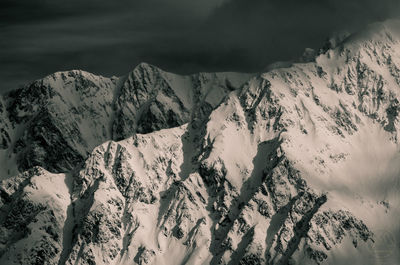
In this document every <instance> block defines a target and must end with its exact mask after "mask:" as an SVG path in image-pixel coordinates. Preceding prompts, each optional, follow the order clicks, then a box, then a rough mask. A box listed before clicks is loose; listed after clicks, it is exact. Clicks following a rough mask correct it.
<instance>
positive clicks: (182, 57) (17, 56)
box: [0, 0, 400, 91]
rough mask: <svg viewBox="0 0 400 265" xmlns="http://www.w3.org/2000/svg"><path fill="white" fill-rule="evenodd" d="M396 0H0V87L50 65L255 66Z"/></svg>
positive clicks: (115, 70) (391, 8)
mask: <svg viewBox="0 0 400 265" xmlns="http://www.w3.org/2000/svg"><path fill="white" fill-rule="evenodd" d="M399 11H400V1H399V0H201V1H200V0H141V1H139V0H115V1H111V0H107V1H105V0H97V1H96V0H67V1H65V0H2V1H1V3H0V91H6V90H9V89H13V88H16V87H18V86H19V85H21V84H24V83H26V82H29V81H31V80H33V79H37V78H41V77H43V76H45V75H47V74H50V73H52V72H56V71H60V70H70V69H83V70H87V71H89V72H93V73H96V74H102V75H105V76H111V75H117V76H118V75H123V74H125V73H127V72H128V71H130V70H131V69H132V68H134V67H135V65H137V64H138V63H140V62H142V61H145V62H148V63H151V64H154V65H157V66H159V67H161V68H163V69H165V70H168V71H172V72H177V73H193V72H198V71H228V70H231V71H232V70H233V71H244V72H255V71H260V70H261V69H263V68H265V67H266V66H267V65H268V64H270V63H272V62H274V61H277V60H280V61H281V60H290V59H292V58H297V57H299V56H300V55H301V54H302V51H303V50H304V48H306V47H312V48H318V47H321V46H322V44H323V42H324V40H325V39H326V38H327V37H328V36H329V35H331V34H332V33H333V32H337V31H342V30H346V31H354V30H357V29H359V28H361V27H363V26H365V25H366V24H367V23H370V22H373V21H380V20H384V19H386V18H389V17H397V16H399V14H400V12H399Z"/></svg>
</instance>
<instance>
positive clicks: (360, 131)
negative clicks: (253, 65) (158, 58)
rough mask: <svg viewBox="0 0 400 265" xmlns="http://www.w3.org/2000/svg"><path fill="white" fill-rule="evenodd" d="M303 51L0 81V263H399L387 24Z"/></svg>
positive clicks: (399, 189) (393, 31) (395, 51)
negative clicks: (290, 57) (203, 65)
mask: <svg viewBox="0 0 400 265" xmlns="http://www.w3.org/2000/svg"><path fill="white" fill-rule="evenodd" d="M307 54H308V55H309V54H310V53H307ZM309 57H310V56H308V58H307V60H306V61H307V62H304V63H295V64H292V65H285V67H286V66H287V67H286V68H280V67H271V68H270V71H268V72H265V73H262V74H255V75H249V74H238V73H213V74H211V73H210V74H208V73H207V74H206V73H201V74H196V75H191V76H179V75H175V74H171V73H167V72H164V71H162V70H160V69H158V68H156V67H154V66H151V65H148V64H141V65H139V66H137V67H136V68H135V69H134V71H132V72H131V73H129V74H128V75H127V76H124V77H121V78H116V77H113V78H105V77H101V76H95V75H92V74H90V73H87V72H83V71H69V72H58V73H55V74H53V75H50V76H48V77H45V78H44V79H41V80H38V81H35V82H33V83H32V84H30V85H28V86H26V87H24V88H21V89H18V90H15V91H12V92H10V93H8V94H6V95H4V96H3V97H2V98H0V115H1V120H0V148H1V149H0V165H1V170H0V177H1V182H0V199H1V200H0V264H58V265H61V264H281V265H283V264H400V242H399V238H400V222H399V216H400V196H399V194H400V181H399V180H400V153H399V139H398V137H399V136H398V134H399V132H400V124H399V117H398V116H399V114H400V113H399V111H400V103H399V100H400V22H399V21H395V20H391V21H386V22H384V23H379V24H374V25H371V26H370V27H368V28H367V29H366V30H364V31H363V32H360V33H358V34H353V35H350V36H348V37H346V38H344V40H343V39H341V40H340V41H335V42H331V45H328V46H326V47H325V48H324V49H322V50H321V52H320V54H319V55H318V56H316V57H315V59H312V58H309Z"/></svg>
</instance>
